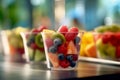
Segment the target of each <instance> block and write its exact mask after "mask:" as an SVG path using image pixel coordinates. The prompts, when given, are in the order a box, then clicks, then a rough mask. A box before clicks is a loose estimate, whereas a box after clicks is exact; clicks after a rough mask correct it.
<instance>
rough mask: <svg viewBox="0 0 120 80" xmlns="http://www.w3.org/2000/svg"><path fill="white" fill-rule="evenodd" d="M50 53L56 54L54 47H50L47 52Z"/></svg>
mask: <svg viewBox="0 0 120 80" xmlns="http://www.w3.org/2000/svg"><path fill="white" fill-rule="evenodd" d="M48 51H49V52H51V53H56V52H57V47H56V46H51V47H50V48H49V50H48Z"/></svg>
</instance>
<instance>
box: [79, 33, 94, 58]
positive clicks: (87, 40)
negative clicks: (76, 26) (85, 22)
mask: <svg viewBox="0 0 120 80" xmlns="http://www.w3.org/2000/svg"><path fill="white" fill-rule="evenodd" d="M81 39H82V40H81V47H80V56H86V54H85V53H86V52H85V49H86V47H87V45H89V44H91V43H94V37H93V34H92V32H84V34H83V36H82V38H81Z"/></svg>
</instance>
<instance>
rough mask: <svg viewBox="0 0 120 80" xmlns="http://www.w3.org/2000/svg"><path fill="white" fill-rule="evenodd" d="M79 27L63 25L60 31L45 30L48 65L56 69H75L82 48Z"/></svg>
mask: <svg viewBox="0 0 120 80" xmlns="http://www.w3.org/2000/svg"><path fill="white" fill-rule="evenodd" d="M78 34H80V33H79V29H78V28H76V27H72V28H70V29H69V30H68V28H67V26H62V27H60V29H59V30H58V31H53V30H47V29H46V30H43V32H42V37H43V42H44V48H45V54H46V60H47V67H48V68H50V69H54V70H56V69H57V70H59V69H60V70H66V69H75V67H76V65H77V62H78V54H79V50H80V44H79V43H80V37H79V36H78Z"/></svg>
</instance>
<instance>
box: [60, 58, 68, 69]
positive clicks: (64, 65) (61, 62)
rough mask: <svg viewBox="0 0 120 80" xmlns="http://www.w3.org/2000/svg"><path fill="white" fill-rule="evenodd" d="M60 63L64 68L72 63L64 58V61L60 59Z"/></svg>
mask: <svg viewBox="0 0 120 80" xmlns="http://www.w3.org/2000/svg"><path fill="white" fill-rule="evenodd" d="M59 65H60V66H61V67H63V68H67V67H68V66H70V63H69V61H67V60H62V61H59Z"/></svg>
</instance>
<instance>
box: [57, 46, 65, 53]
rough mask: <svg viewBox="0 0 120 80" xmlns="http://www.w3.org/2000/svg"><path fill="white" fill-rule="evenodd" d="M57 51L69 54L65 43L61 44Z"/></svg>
mask: <svg viewBox="0 0 120 80" xmlns="http://www.w3.org/2000/svg"><path fill="white" fill-rule="evenodd" d="M57 52H58V53H63V54H67V47H66V46H65V44H62V45H61V46H59V47H58V50H57Z"/></svg>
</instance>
